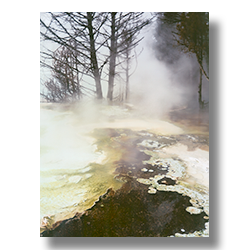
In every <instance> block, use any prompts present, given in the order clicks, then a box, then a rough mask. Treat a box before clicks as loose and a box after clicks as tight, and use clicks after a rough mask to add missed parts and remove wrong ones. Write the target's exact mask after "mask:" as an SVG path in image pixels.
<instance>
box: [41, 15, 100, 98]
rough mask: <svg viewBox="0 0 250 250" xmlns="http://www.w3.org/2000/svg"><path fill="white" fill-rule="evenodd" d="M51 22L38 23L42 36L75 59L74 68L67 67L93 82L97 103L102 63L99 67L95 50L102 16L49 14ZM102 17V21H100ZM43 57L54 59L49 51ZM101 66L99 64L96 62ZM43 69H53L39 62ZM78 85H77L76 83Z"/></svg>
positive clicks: (96, 49) (96, 50)
mask: <svg viewBox="0 0 250 250" xmlns="http://www.w3.org/2000/svg"><path fill="white" fill-rule="evenodd" d="M49 14H50V22H49V23H48V24H46V23H45V21H44V20H40V23H41V36H42V38H43V39H44V40H49V41H51V42H54V43H56V44H58V45H61V46H64V47H65V48H67V49H68V50H70V51H71V53H72V55H75V60H76V62H77V63H76V64H75V66H74V67H70V69H71V71H75V72H77V73H81V74H83V75H85V76H88V77H91V78H92V79H94V81H95V93H96V97H97V99H102V97H103V95H102V88H101V70H102V68H103V66H104V64H105V63H103V64H102V65H101V66H99V65H98V55H97V54H98V50H99V49H100V47H98V48H97V47H96V44H97V37H98V36H99V33H98V29H100V28H101V26H102V25H103V24H104V22H103V19H105V17H104V15H103V14H102V13H95V12H87V13H79V12H77V13H68V12H64V13H58V14H56V13H49ZM102 17H104V18H102ZM42 54H43V56H46V57H50V58H52V59H53V58H54V55H53V53H52V52H51V51H49V52H42ZM99 62H101V60H100V61H99ZM42 63H43V65H45V66H48V67H52V66H51V65H49V64H46V63H44V61H43V62H42ZM78 84H80V82H79V79H78Z"/></svg>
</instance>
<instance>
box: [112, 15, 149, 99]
mask: <svg viewBox="0 0 250 250" xmlns="http://www.w3.org/2000/svg"><path fill="white" fill-rule="evenodd" d="M108 20H109V27H110V36H109V37H110V39H107V42H108V45H107V46H108V48H109V52H110V56H109V78H108V95H107V98H108V99H109V100H110V101H112V100H113V91H114V79H115V75H116V66H117V65H118V64H120V62H119V63H117V58H118V57H122V56H123V55H124V54H125V58H124V61H125V62H126V64H127V67H126V68H125V71H126V90H127V92H126V96H128V90H129V86H128V83H129V61H130V59H131V57H130V53H131V51H132V49H134V48H135V47H136V46H137V45H138V44H139V42H140V41H141V40H142V39H143V38H138V35H139V33H140V31H141V29H142V28H143V27H145V26H146V25H148V24H149V23H150V19H145V18H143V12H138V13H137V12H111V13H109V19H108Z"/></svg>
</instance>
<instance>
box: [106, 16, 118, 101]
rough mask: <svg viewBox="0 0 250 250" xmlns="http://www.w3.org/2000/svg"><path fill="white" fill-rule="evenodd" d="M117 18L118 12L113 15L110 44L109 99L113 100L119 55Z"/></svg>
mask: <svg viewBox="0 0 250 250" xmlns="http://www.w3.org/2000/svg"><path fill="white" fill-rule="evenodd" d="M115 16H116V12H112V13H111V42H110V62H109V80H108V95H107V98H108V99H109V100H110V101H112V100H113V90H114V79H115V60H116V54H117V46H116V36H115V32H116V31H115Z"/></svg>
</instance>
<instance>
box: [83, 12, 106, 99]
mask: <svg viewBox="0 0 250 250" xmlns="http://www.w3.org/2000/svg"><path fill="white" fill-rule="evenodd" d="M87 18H88V30H89V41H90V60H91V65H92V70H93V75H94V79H95V86H96V97H97V99H102V97H103V96H102V87H101V76H100V72H99V68H98V62H97V58H96V49H95V39H94V33H93V26H92V21H93V16H92V12H87Z"/></svg>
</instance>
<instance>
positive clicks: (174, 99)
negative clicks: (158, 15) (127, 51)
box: [130, 25, 208, 116]
mask: <svg viewBox="0 0 250 250" xmlns="http://www.w3.org/2000/svg"><path fill="white" fill-rule="evenodd" d="M154 30H155V27H154V25H152V26H151V27H150V28H148V29H146V30H145V32H144V34H143V35H144V39H143V40H142V42H141V44H140V45H139V46H138V48H137V50H138V51H141V50H142V53H141V54H140V55H139V56H138V59H137V61H138V65H137V69H136V71H135V73H134V74H133V75H132V76H131V79H130V90H131V95H130V96H131V98H130V101H131V102H132V103H133V104H135V105H136V106H138V108H139V109H140V110H141V111H142V112H143V113H145V114H148V115H150V116H152V115H154V116H161V115H164V114H166V113H167V112H168V111H169V110H171V109H173V108H176V107H178V108H179V107H182V106H186V105H187V104H188V105H191V106H192V108H194V107H195V108H197V107H198V94H197V91H198V81H199V69H198V64H197V62H196V58H195V57H194V56H192V55H187V54H184V53H182V54H181V56H180V57H179V58H178V59H176V60H175V62H174V63H173V64H167V63H164V62H162V61H159V60H158V59H157V58H156V54H155V50H154V49H153V47H154ZM134 64H135V62H134ZM194 69H195V70H194ZM192 74H193V75H192ZM204 80H205V79H204V77H203V86H202V87H203V89H202V90H203V96H204V97H205V99H208V82H207V81H204Z"/></svg>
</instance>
